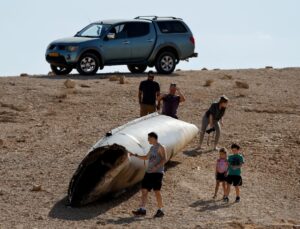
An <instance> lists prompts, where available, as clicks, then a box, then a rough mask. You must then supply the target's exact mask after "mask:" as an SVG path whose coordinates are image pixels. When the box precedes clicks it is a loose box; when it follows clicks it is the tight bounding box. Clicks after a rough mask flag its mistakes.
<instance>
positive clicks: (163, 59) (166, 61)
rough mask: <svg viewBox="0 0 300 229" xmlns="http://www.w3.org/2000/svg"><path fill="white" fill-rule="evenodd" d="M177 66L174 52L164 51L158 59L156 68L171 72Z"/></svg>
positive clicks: (159, 70)
mask: <svg viewBox="0 0 300 229" xmlns="http://www.w3.org/2000/svg"><path fill="white" fill-rule="evenodd" d="M175 67H176V57H175V55H174V54H173V53H172V52H163V53H161V54H160V55H159V56H158V58H157V59H156V63H155V68H156V70H157V72H158V73H161V74H171V73H172V72H173V71H174V70H175Z"/></svg>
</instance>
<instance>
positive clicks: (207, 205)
mask: <svg viewBox="0 0 300 229" xmlns="http://www.w3.org/2000/svg"><path fill="white" fill-rule="evenodd" d="M232 204H233V203H224V202H223V200H197V201H196V202H194V203H192V204H190V207H192V208H196V211H199V212H205V211H215V210H218V209H222V208H228V207H230V206H231V205H232Z"/></svg>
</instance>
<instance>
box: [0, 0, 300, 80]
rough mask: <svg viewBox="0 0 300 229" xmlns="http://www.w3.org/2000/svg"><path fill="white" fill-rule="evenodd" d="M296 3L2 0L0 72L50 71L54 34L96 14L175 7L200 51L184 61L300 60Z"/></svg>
mask: <svg viewBox="0 0 300 229" xmlns="http://www.w3.org/2000/svg"><path fill="white" fill-rule="evenodd" d="M299 9H300V1H298V0H243V1H241V0H206V1H203V0H185V1H179V0H178V1H177V0H173V1H171V0H164V1H162V0H151V1H141V0H127V1H113V0H110V1H100V0H83V1H78V0H72V1H67V0H65V1H63V0H51V1H47V0H1V1H0V36H1V39H0V52H1V53H0V54H1V55H0V75H2V76H3V75H19V74H20V73H21V72H26V73H30V74H39V73H42V74H45V73H48V71H49V69H50V68H49V65H48V64H47V62H46V61H45V57H44V53H45V49H46V47H47V45H48V44H49V43H50V42H51V41H53V40H55V39H58V38H63V37H68V36H73V35H74V34H75V33H76V32H77V31H78V30H80V29H81V28H82V27H84V26H86V25H87V24H89V23H90V22H93V21H96V20H100V19H113V18H133V17H135V16H137V15H159V16H165V15H167V16H169V15H172V16H177V17H181V18H183V19H184V21H185V22H186V23H187V24H188V25H189V27H190V28H191V30H192V31H193V33H194V36H195V38H196V51H197V52H198V53H199V58H197V59H191V60H190V62H189V63H186V62H181V63H180V65H179V66H178V68H181V69H201V68H202V67H207V68H227V69H228V68H258V67H264V66H266V65H272V66H275V67H289V66H300V13H299ZM124 69H125V68H124V67H106V68H105V69H104V70H105V71H115V70H121V71H122V70H124Z"/></svg>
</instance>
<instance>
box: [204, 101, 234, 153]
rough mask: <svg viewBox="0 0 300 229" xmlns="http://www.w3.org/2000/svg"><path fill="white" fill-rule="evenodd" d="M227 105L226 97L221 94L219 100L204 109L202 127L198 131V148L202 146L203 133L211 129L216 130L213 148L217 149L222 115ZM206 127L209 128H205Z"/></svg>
mask: <svg viewBox="0 0 300 229" xmlns="http://www.w3.org/2000/svg"><path fill="white" fill-rule="evenodd" d="M227 105H228V98H227V97H226V96H225V95H223V96H221V97H220V99H219V102H215V103H213V104H212V105H211V106H210V108H209V109H208V110H207V111H206V113H205V114H204V116H203V119H202V127H201V132H200V143H199V149H201V147H202V143H203V139H204V135H205V133H206V132H207V133H210V132H211V131H212V130H213V131H216V136H215V142H214V150H218V148H217V146H218V143H219V139H220V135H221V126H220V123H221V124H222V125H223V122H222V121H223V120H222V119H223V116H224V114H225V110H226V108H227ZM207 127H209V129H208V130H207Z"/></svg>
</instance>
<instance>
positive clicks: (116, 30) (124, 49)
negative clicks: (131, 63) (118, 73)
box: [102, 24, 131, 64]
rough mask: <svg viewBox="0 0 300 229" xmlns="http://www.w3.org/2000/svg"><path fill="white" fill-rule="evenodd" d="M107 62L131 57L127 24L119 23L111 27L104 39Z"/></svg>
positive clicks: (105, 59) (121, 60)
mask: <svg viewBox="0 0 300 229" xmlns="http://www.w3.org/2000/svg"><path fill="white" fill-rule="evenodd" d="M102 52H103V58H104V62H105V64H114V63H119V62H124V60H128V59H130V57H131V50H130V42H129V41H128V32H127V26H126V24H119V25H116V26H114V27H113V28H111V29H110V31H109V32H108V34H107V35H106V37H105V38H104V41H103V46H102Z"/></svg>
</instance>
